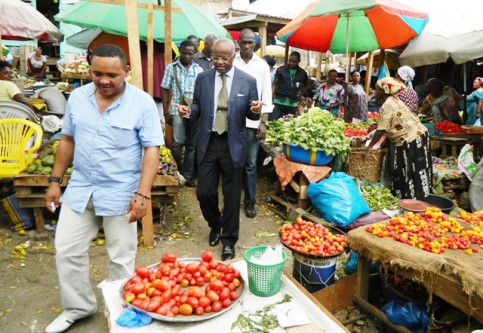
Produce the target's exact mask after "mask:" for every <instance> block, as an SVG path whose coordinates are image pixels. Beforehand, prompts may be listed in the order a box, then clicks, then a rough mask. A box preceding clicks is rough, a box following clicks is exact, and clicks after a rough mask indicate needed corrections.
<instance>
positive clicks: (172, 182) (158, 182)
mask: <svg viewBox="0 0 483 333" xmlns="http://www.w3.org/2000/svg"><path fill="white" fill-rule="evenodd" d="M178 185H179V181H178V177H176V176H166V175H164V176H161V175H157V176H156V177H155V178H154V182H153V187H157V186H178Z"/></svg>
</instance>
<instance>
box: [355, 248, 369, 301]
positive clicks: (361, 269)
mask: <svg viewBox="0 0 483 333" xmlns="http://www.w3.org/2000/svg"><path fill="white" fill-rule="evenodd" d="M370 272H371V263H370V262H369V260H367V258H365V257H363V256H359V260H357V282H356V295H358V296H360V297H361V298H363V299H365V300H367V299H368V298H369V274H370Z"/></svg>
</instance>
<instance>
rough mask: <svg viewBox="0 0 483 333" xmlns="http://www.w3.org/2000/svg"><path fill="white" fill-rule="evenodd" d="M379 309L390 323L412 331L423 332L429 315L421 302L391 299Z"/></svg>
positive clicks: (415, 332)
mask: <svg viewBox="0 0 483 333" xmlns="http://www.w3.org/2000/svg"><path fill="white" fill-rule="evenodd" d="M381 311H382V312H384V314H385V315H386V316H387V319H389V320H390V321H391V322H392V323H394V324H396V325H400V326H404V327H406V328H408V329H409V330H411V332H414V333H425V332H426V329H427V327H428V323H429V316H428V312H427V311H426V308H425V306H424V305H423V304H419V303H414V302H403V301H400V300H392V301H390V302H389V303H386V304H385V305H384V306H383V307H382V308H381Z"/></svg>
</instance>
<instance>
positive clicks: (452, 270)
mask: <svg viewBox="0 0 483 333" xmlns="http://www.w3.org/2000/svg"><path fill="white" fill-rule="evenodd" d="M460 223H461V224H462V225H464V226H466V227H467V228H470V229H471V226H470V225H468V224H465V223H463V222H460ZM347 240H348V243H349V245H350V247H351V248H352V249H353V250H354V251H356V252H357V253H359V262H358V267H357V283H356V297H359V298H361V299H363V300H365V301H367V299H368V294H369V273H370V262H371V261H372V262H379V263H381V264H382V265H383V266H384V267H385V268H388V269H390V270H392V271H393V272H395V273H396V274H398V275H401V276H403V277H405V278H408V279H411V280H414V281H418V282H421V283H422V285H424V286H425V287H426V288H427V290H428V293H429V294H430V295H432V294H434V295H437V296H439V297H440V298H442V299H443V300H445V301H446V302H448V303H450V304H451V305H453V306H454V307H456V308H458V309H460V310H461V311H463V312H464V313H466V314H467V315H469V316H472V317H474V318H475V319H476V320H478V321H479V322H480V323H483V288H482V287H481V286H482V285H483V270H482V269H481V267H482V261H481V254H480V253H474V254H472V255H468V254H466V253H465V251H463V250H448V249H445V252H444V253H442V254H434V253H429V252H426V251H423V250H420V249H418V248H416V247H412V246H409V245H406V244H403V243H400V242H397V241H395V240H394V239H392V238H379V237H377V236H374V235H372V234H370V233H368V232H367V231H366V230H365V227H361V228H358V229H355V230H352V231H349V233H348V234H347ZM473 246H475V245H473ZM374 310H375V311H379V310H377V309H375V308H374ZM379 312H380V311H379Z"/></svg>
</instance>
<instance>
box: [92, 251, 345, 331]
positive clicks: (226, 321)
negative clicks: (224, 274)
mask: <svg viewBox="0 0 483 333" xmlns="http://www.w3.org/2000/svg"><path fill="white" fill-rule="evenodd" d="M232 264H233V266H235V268H236V269H238V270H239V271H240V273H241V276H242V278H243V281H244V283H245V288H247V290H246V291H245V293H244V295H243V296H242V297H243V298H242V299H241V300H240V302H239V303H238V304H235V305H234V306H233V308H232V309H230V310H228V311H226V312H225V313H223V314H221V315H219V316H217V317H214V318H211V319H209V320H202V321H193V322H184V323H180V322H168V321H160V320H153V322H152V323H151V324H149V325H147V326H144V327H139V328H126V327H122V326H120V325H118V324H117V323H116V319H117V318H118V317H119V315H120V314H121V313H122V312H123V311H124V308H123V306H122V303H121V298H120V295H119V289H120V288H121V286H122V284H123V283H124V281H123V280H117V281H112V282H107V281H103V282H102V283H101V284H100V288H101V291H102V295H103V297H104V303H105V304H106V311H105V312H104V313H105V314H106V317H107V319H108V323H109V331H110V332H111V333H156V332H160V333H161V332H162V333H175V332H184V333H198V332H217V333H218V332H231V331H232V329H231V324H232V323H233V322H234V321H235V320H236V319H237V317H238V315H239V314H240V313H242V312H248V311H250V310H251V311H253V310H255V309H262V308H263V307H264V306H266V305H268V304H273V303H275V302H277V301H279V300H280V299H282V297H283V295H284V294H288V295H290V296H292V301H293V302H295V303H297V304H298V305H299V306H300V309H301V310H302V311H303V312H304V314H305V315H306V316H307V317H308V319H309V321H310V324H308V325H303V326H296V327H290V328H287V329H286V332H288V333H348V332H349V331H348V330H347V329H346V328H345V327H344V326H343V325H342V324H341V323H340V322H339V321H338V320H337V319H336V318H335V317H334V316H333V315H332V314H331V313H330V312H329V311H328V310H327V309H326V308H325V307H324V306H323V305H322V304H320V303H319V302H318V301H317V300H316V298H314V296H312V295H311V294H310V293H309V292H308V291H307V290H305V288H304V287H302V285H300V284H299V283H298V282H297V281H296V280H295V279H293V278H292V277H291V276H290V275H289V274H287V273H285V272H284V274H283V275H282V285H281V288H280V291H279V292H278V293H276V294H275V295H273V296H269V297H259V296H255V295H254V294H253V293H251V292H250V290H249V287H248V276H247V275H248V274H247V265H246V262H245V261H244V260H236V261H234V262H232Z"/></svg>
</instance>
